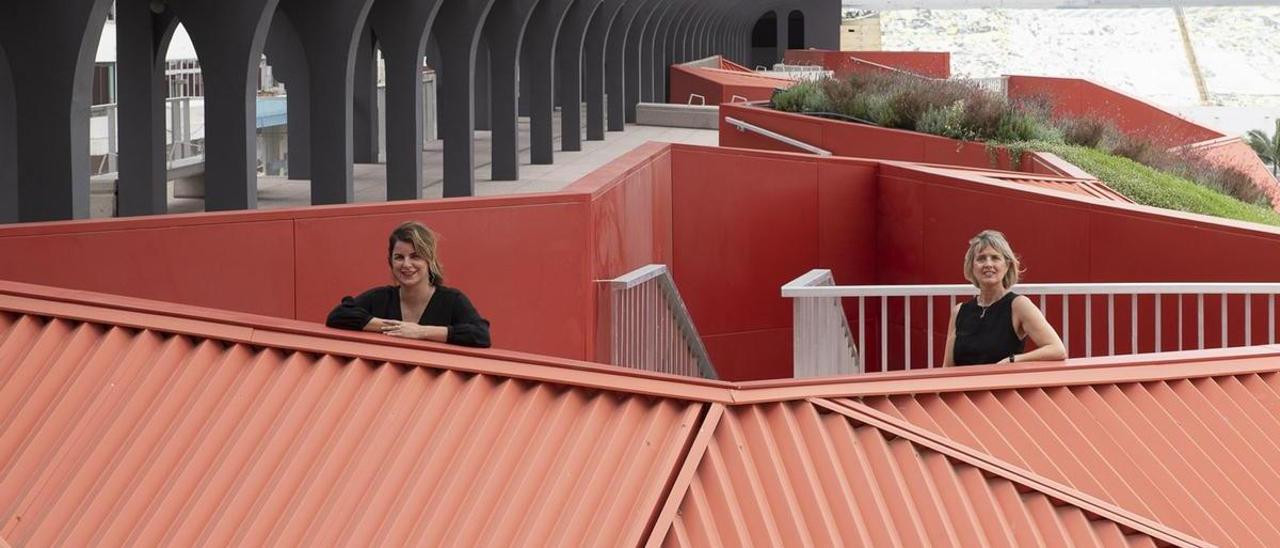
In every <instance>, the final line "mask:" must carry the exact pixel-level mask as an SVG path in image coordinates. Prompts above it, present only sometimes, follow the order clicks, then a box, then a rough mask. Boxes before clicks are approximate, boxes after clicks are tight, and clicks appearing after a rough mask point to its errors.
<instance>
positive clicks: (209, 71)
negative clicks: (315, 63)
mask: <svg viewBox="0 0 1280 548" xmlns="http://www.w3.org/2000/svg"><path fill="white" fill-rule="evenodd" d="M165 5H166V6H167V8H166V9H172V10H174V12H175V13H176V15H177V17H178V19H179V20H180V21H182V23H183V26H185V27H186V29H187V33H188V34H190V35H191V41H192V43H193V44H194V45H195V47H196V52H197V54H199V55H200V71H201V73H202V74H203V77H204V82H205V102H204V127H205V133H204V135H205V152H204V165H205V168H204V180H205V189H204V193H205V198H204V208H205V210H207V211H216V210H228V209H252V208H255V207H257V205H258V194H257V187H258V184H257V183H258V172H257V163H258V142H257V137H256V133H257V127H256V126H257V124H256V117H257V104H256V100H255V98H256V96H257V88H258V63H259V61H260V60H261V58H262V47H263V43H264V42H266V38H267V29H268V28H269V26H270V24H271V16H272V14H274V13H275V7H276V0H242V1H240V2H234V3H227V2H224V1H222V0H185V1H184V2H180V3H179V2H175V3H172V4H165Z"/></svg>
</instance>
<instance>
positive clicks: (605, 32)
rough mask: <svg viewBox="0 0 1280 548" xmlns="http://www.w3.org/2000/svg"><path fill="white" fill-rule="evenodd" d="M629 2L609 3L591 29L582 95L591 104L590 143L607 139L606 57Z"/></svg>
mask: <svg viewBox="0 0 1280 548" xmlns="http://www.w3.org/2000/svg"><path fill="white" fill-rule="evenodd" d="M626 3H627V2H626V0H605V2H604V4H602V5H601V6H600V8H599V10H598V11H597V12H596V15H595V17H593V18H592V19H591V28H590V29H588V30H587V40H586V42H585V44H584V45H583V61H582V65H583V68H582V94H583V97H584V99H585V100H586V103H587V140H588V141H602V140H604V135H605V116H604V114H605V113H604V109H605V104H604V102H605V69H606V65H605V57H606V56H607V54H608V53H609V52H608V49H607V48H608V45H609V31H610V30H611V29H613V28H614V26H615V25H614V22H615V21H616V20H617V19H618V14H619V13H621V11H622V7H623V6H624V5H626ZM618 68H619V69H621V68H622V67H621V66H619V67H618ZM618 74H619V75H621V72H619V73H618Z"/></svg>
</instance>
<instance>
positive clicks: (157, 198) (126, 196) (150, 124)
mask: <svg viewBox="0 0 1280 548" xmlns="http://www.w3.org/2000/svg"><path fill="white" fill-rule="evenodd" d="M177 28H178V19H177V17H175V16H174V14H173V12H172V11H169V10H164V11H161V12H160V13H155V12H154V11H153V10H152V9H151V5H150V2H145V1H142V0H117V2H116V29H117V32H116V41H117V47H116V55H117V59H116V74H117V89H118V90H119V98H118V99H117V103H118V105H117V108H118V109H119V117H118V119H119V130H118V131H119V135H120V138H119V143H120V171H119V173H118V176H117V178H116V212H117V214H118V215H121V216H127V215H155V214H160V213H166V212H168V209H169V204H168V200H167V196H168V192H167V189H166V188H165V186H166V182H167V179H168V177H167V175H168V174H167V172H166V170H165V116H164V105H165V94H166V91H165V89H164V67H165V53H166V52H167V51H168V50H169V42H170V40H171V39H172V38H173V33H174V31H175V30H176V29H177Z"/></svg>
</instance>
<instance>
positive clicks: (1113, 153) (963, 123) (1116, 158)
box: [773, 73, 1280, 225]
mask: <svg viewBox="0 0 1280 548" xmlns="http://www.w3.org/2000/svg"><path fill="white" fill-rule="evenodd" d="M773 106H774V108H776V109H778V110H782V111H787V112H797V113H806V114H812V115H818V116H828V117H835V118H840V119H846V120H852V121H857V122H863V123H869V124H874V125H878V126H881V127H887V128H895V129H905V130H911V131H918V132H921V133H929V134H932V135H940V136H943V137H950V138H952V139H961V140H966V141H981V142H985V143H990V144H993V145H1002V146H1007V147H1008V148H1009V149H1010V150H1011V151H1013V152H1014V153H1015V155H1016V154H1017V153H1018V152H1019V151H1022V150H1037V151H1044V152H1052V153H1054V154H1057V155H1059V156H1062V157H1063V158H1064V159H1066V160H1067V161H1069V162H1071V163H1073V164H1076V165H1077V166H1079V167H1081V168H1082V169H1085V170H1086V171H1088V172H1090V173H1092V174H1093V175H1094V176H1095V177H1098V178H1099V179H1101V180H1102V181H1104V182H1106V183H1107V184H1108V185H1110V186H1111V187H1112V188H1114V189H1115V190H1116V191H1117V192H1120V193H1121V194H1124V195H1125V196H1127V197H1129V198H1130V199H1132V200H1133V201H1135V202H1138V203H1140V204H1145V205H1151V206H1156V207H1164V208H1168V209H1177V210H1181V211H1188V212H1194V213H1204V214H1208V215H1217V216H1220V217H1228V218H1233V219H1240V220H1246V221H1252V222H1261V223H1267V224H1273V225H1280V215H1277V214H1276V213H1275V212H1274V211H1273V210H1272V209H1271V204H1270V201H1269V199H1268V197H1267V195H1266V194H1265V193H1264V192H1263V191H1262V190H1261V189H1259V188H1258V187H1257V186H1255V185H1254V184H1253V182H1252V180H1250V179H1249V177H1248V176H1247V175H1245V174H1244V173H1242V172H1240V171H1238V170H1235V169H1230V168H1223V167H1220V166H1217V165H1215V164H1213V163H1211V162H1209V161H1207V160H1205V159H1204V158H1202V157H1200V156H1198V155H1197V154H1195V153H1193V152H1190V151H1183V150H1168V149H1165V148H1164V147H1161V146H1159V145H1157V144H1155V143H1154V142H1152V141H1150V140H1149V139H1145V138H1142V137H1137V136H1131V135H1126V134H1124V133H1122V132H1120V131H1119V130H1118V129H1116V127H1115V126H1114V125H1112V124H1111V123H1110V122H1108V121H1105V120H1100V119H1094V118H1057V119H1055V118H1053V117H1051V116H1050V105H1049V103H1048V101H1047V100H1028V101H1010V100H1008V99H1006V98H1005V97H1004V96H1002V95H1000V94H997V93H994V92H991V91H988V90H986V89H983V88H980V87H978V86H976V85H973V84H969V83H965V82H957V81H950V80H930V79H924V78H919V77H915V76H911V75H905V74H890V73H882V74H857V75H854V76H852V77H851V78H849V79H848V80H843V81H842V80H833V79H828V80H823V81H817V82H804V83H800V84H797V85H795V86H792V87H791V88H790V89H788V90H785V91H781V92H778V93H777V94H776V95H775V96H774V98H773Z"/></svg>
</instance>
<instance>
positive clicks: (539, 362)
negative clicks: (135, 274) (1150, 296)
mask: <svg viewBox="0 0 1280 548" xmlns="http://www.w3.org/2000/svg"><path fill="white" fill-rule="evenodd" d="M0 310H9V311H13V312H16V313H21V314H32V315H38V316H54V317H61V318H68V319H74V320H80V321H89V322H94V323H102V324H110V325H119V326H123V327H130V328H137V329H147V330H154V331H161V332H169V333H175V334H181V335H187V336H194V337H200V338H211V339H219V340H225V341H229V342H239V343H247V344H253V345H259V346H270V347H275V348H281V349H287V350H293V351H303V352H312V353H321V354H332V355H337V356H345V357H353V358H363V359H367V360H378V361H386V362H395V363H401V364H405V365H415V366H421V367H431V368H438V369H449V370H456V371H462V372H471V373H486V374H494V375H499V376H504V377H512V378H520V379H527V380H534V381H542V382H550V383H554V384H562V385H570V386H578V387H584V388H593V389H603V390H612V391H618V392H628V393H636V394H644V395H651V396H657V397H668V398H680V399H686V400H692V401H702V402H716V403H722V404H725V405H746V404H754V403H765V402H775V401H784V400H798V399H806V398H828V397H858V396H869V395H893V394H914V393H940V392H959V391H966V390H982V389H988V390H989V389H1002V388H1022V387H1045V386H1075V385H1087V384H1101V383H1108V384H1111V383H1119V382H1144V381H1152V380H1168V379H1186V378H1201V377H1213V376H1220V375H1229V374H1240V373H1259V372H1274V371H1280V360H1276V359H1275V358H1276V357H1278V356H1280V345H1265V346H1254V347H1244V348H1232V349H1218V350H1206V351H1187V352H1165V353H1160V354H1149V355H1137V356H1116V357H1110V358H1093V359H1086V360H1073V361H1071V362H1053V363H1026V364H1023V363H1018V364H1005V365H995V366H971V367H964V368H948V369H921V370H912V371H900V372H888V373H875V374H867V375H861V376H857V377H850V376H845V377H824V378H816V379H776V380H762V381H747V382H727V381H719V380H707V379H698V378H691V377H682V376H678V375H670V374H665V373H657V372H650V371H642V370H637V369H630V368H625V367H619V366H613V365H606V364H599V363H592V362H586V361H579V360H572V359H567V358H558V357H553V356H543V355H537V354H528V353H524V352H516V351H508V350H495V349H474V348H465V347H459V346H454V345H447V344H443V343H432V342H426V341H408V340H399V339H392V338H389V337H385V336H382V335H377V334H372V333H363V332H356V331H343V330H338V329H331V328H328V327H324V326H322V325H319V324H316V323H312V322H304V321H299V320H292V319H285V318H276V317H270V316H262V315H257V314H249V313H243V312H234V311H227V310H218V309H211V308H205V307H199V306H192V305H183V304H177V303H169V302H163V301H156V300H150V299H140V298H136V297H124V296H118V295H109V294H104V293H96V292H90V291H82V290H73V289H62V288H53V287H49V286H41V285H34V284H26V283H20V282H12V281H5V280H0Z"/></svg>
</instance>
